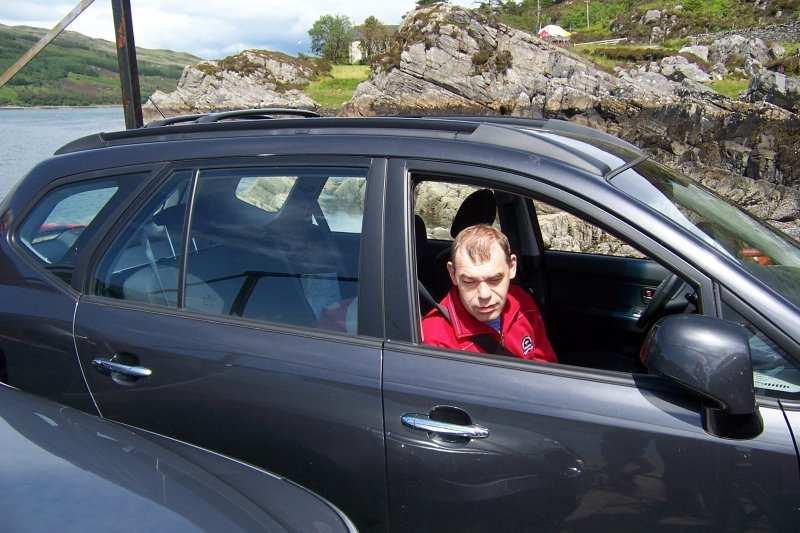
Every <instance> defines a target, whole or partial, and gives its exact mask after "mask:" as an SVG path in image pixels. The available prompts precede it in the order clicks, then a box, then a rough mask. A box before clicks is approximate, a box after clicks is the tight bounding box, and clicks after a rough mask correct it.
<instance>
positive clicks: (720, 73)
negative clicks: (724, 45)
mask: <svg viewBox="0 0 800 533" xmlns="http://www.w3.org/2000/svg"><path fill="white" fill-rule="evenodd" d="M710 74H711V76H712V77H713V78H714V79H717V80H721V79H723V78H724V77H725V76H727V75H728V68H727V67H726V66H725V65H723V64H722V63H717V64H716V65H714V66H713V67H711V72H710Z"/></svg>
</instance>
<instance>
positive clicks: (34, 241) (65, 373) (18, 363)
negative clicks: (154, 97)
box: [0, 162, 152, 414]
mask: <svg viewBox="0 0 800 533" xmlns="http://www.w3.org/2000/svg"><path fill="white" fill-rule="evenodd" d="M151 171H152V168H150V167H142V166H140V167H129V168H117V169H111V170H104V171H80V170H77V171H76V169H74V168H73V169H72V171H71V172H67V171H66V170H65V169H64V168H63V167H61V166H59V165H58V162H48V163H45V164H42V165H39V166H38V167H36V168H35V169H34V170H33V171H32V172H31V174H30V175H29V176H28V177H26V178H25V179H24V180H23V181H22V182H20V184H19V185H18V187H17V189H16V191H15V192H13V193H11V194H10V195H9V197H8V198H6V199H5V200H4V201H3V202H2V207H0V234H2V239H0V301H2V304H3V305H2V310H1V311H0V332H2V333H0V381H3V382H6V383H9V384H10V385H13V386H14V387H17V388H20V389H23V390H26V391H29V392H32V393H35V394H39V395H42V396H46V397H48V398H51V399H53V400H56V401H59V402H61V403H64V404H68V405H70V406H73V407H76V408H79V409H82V410H85V411H88V412H92V413H95V414H96V413H97V411H96V409H95V406H94V404H93V403H92V401H91V397H90V395H89V391H88V389H87V387H86V383H85V380H84V379H83V376H82V373H81V368H80V365H79V364H78V362H77V359H76V357H75V345H74V341H73V338H72V322H73V318H74V316H75V307H76V305H77V302H78V297H79V292H78V291H77V290H75V289H74V288H73V287H72V283H73V273H74V272H75V271H76V262H77V261H78V260H79V257H80V252H81V251H83V249H84V248H85V247H86V246H87V244H88V243H89V242H90V241H91V240H92V238H93V235H94V234H96V233H97V232H98V231H99V228H101V227H102V226H103V225H104V224H105V223H107V222H108V221H109V220H113V219H114V217H115V216H118V214H119V211H120V209H121V208H122V206H123V205H124V204H125V202H126V201H128V200H129V199H130V197H131V196H132V195H134V196H135V194H134V191H135V190H136V189H137V188H138V187H139V186H140V185H141V184H142V183H143V182H144V181H146V179H147V177H148V175H149V174H150V173H151ZM59 173H68V174H70V175H69V176H67V177H64V178H60V179H53V177H54V176H58V175H59Z"/></svg>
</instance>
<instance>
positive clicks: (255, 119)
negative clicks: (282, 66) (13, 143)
mask: <svg viewBox="0 0 800 533" xmlns="http://www.w3.org/2000/svg"><path fill="white" fill-rule="evenodd" d="M253 111H256V110H253ZM294 111H296V110H294ZM176 118H177V117H176ZM249 118H250V119H251V120H240V121H233V122H229V123H221V122H204V123H198V122H197V121H195V120H189V119H187V121H185V122H181V121H178V122H176V123H175V124H174V125H172V126H170V125H167V126H158V125H154V126H152V127H145V128H134V129H130V130H122V131H114V132H106V133H94V134H92V135H87V136H85V137H81V138H79V139H76V140H74V141H72V142H69V143H67V144H65V145H64V146H62V147H61V148H59V149H58V150H56V152H55V155H61V154H67V153H72V152H78V151H83V150H92V149H96V148H105V147H107V146H111V145H115V144H118V143H127V142H137V140H139V139H141V140H142V141H146V140H147V139H148V138H149V139H153V140H158V141H162V140H165V136H175V137H176V138H177V137H178V136H191V135H194V134H204V133H213V132H240V131H248V130H251V131H258V130H273V131H278V130H287V131H288V130H293V129H295V130H296V129H303V130H309V129H318V130H325V129H330V128H343V129H347V128H357V129H367V128H368V129H371V130H381V129H384V130H403V129H405V130H415V131H420V130H423V131H442V132H448V133H453V134H459V133H461V134H470V133H472V132H474V131H475V130H476V129H477V128H478V127H479V124H477V123H475V122H470V121H458V120H435V119H432V120H424V121H421V120H413V119H409V118H399V117H311V118H310V120H309V121H308V122H305V121H303V120H299V119H298V118H297V117H291V118H275V119H269V120H262V119H264V117H261V116H252V115H251V116H250V117H249ZM184 138H188V137H184Z"/></svg>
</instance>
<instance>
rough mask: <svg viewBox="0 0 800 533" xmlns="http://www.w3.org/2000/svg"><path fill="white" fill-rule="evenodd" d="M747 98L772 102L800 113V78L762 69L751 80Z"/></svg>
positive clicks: (753, 100)
mask: <svg viewBox="0 0 800 533" xmlns="http://www.w3.org/2000/svg"><path fill="white" fill-rule="evenodd" d="M745 99H746V100H747V101H748V102H758V101H764V102H770V103H772V104H775V105H777V106H780V107H782V108H784V109H788V110H789V111H792V112H793V113H800V79H798V78H795V77H793V76H786V75H785V74H780V73H778V72H772V71H770V70H761V71H759V72H757V73H756V74H755V75H754V76H753V78H752V79H751V80H750V85H749V86H748V88H747V93H746V95H745Z"/></svg>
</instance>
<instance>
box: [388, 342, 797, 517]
mask: <svg viewBox="0 0 800 533" xmlns="http://www.w3.org/2000/svg"><path fill="white" fill-rule="evenodd" d="M448 355H450V354H442V353H437V352H435V351H433V350H429V349H425V348H421V347H416V346H412V345H400V344H398V345H393V344H392V343H387V346H386V348H385V350H384V411H385V417H386V435H387V463H388V471H389V487H390V494H389V499H390V501H391V502H392V507H391V509H392V515H391V522H392V525H393V526H394V527H399V528H400V529H401V530H403V531H464V530H469V529H470V528H472V529H474V530H475V531H492V530H497V531H499V530H502V531H530V530H532V529H543V530H548V531H555V530H575V531H611V530H616V531H633V530H637V531H645V530H646V531H672V530H673V529H674V528H675V526H676V525H677V524H682V528H683V529H682V530H697V531H708V530H712V531H727V530H736V531H745V530H761V529H764V530H773V531H787V532H788V531H793V530H794V529H795V527H796V524H797V520H798V519H800V513H798V509H797V506H796V501H797V498H798V497H800V478H798V475H797V471H796V469H797V466H798V462H797V455H796V451H795V448H794V445H793V443H792V440H791V435H790V434H789V431H788V428H787V426H786V423H785V421H784V419H783V414H782V413H781V410H780V409H779V408H777V407H761V409H760V411H761V417H762V420H763V423H764V431H763V432H762V433H761V434H760V435H758V436H757V437H756V438H753V439H746V440H731V439H723V438H719V437H715V436H713V435H709V434H708V433H707V432H706V431H705V430H704V428H703V416H702V410H701V406H700V402H698V401H696V400H693V399H691V398H687V397H686V395H685V394H682V393H681V391H679V390H677V389H676V390H673V391H669V390H666V391H658V390H657V388H656V387H653V386H652V384H650V385H648V384H644V385H643V384H641V383H637V380H640V379H641V380H654V379H657V378H653V377H648V376H642V377H637V376H633V377H632V378H629V382H628V383H623V382H620V383H616V384H615V383H603V382H601V381H597V380H593V379H591V378H590V377H581V376H577V375H569V373H564V374H561V373H559V370H560V369H559V367H557V366H553V365H526V364H520V363H516V362H510V361H508V362H507V361H506V360H503V358H502V357H497V356H494V357H492V356H487V357H475V356H469V355H460V354H455V353H453V354H452V356H451V357H449V356H448ZM436 406H451V407H455V408H458V409H460V410H462V411H464V412H465V413H467V414H468V415H469V417H470V418H471V422H472V423H473V424H477V425H479V426H483V427H485V428H487V429H488V430H489V436H488V437H487V438H485V439H473V440H470V441H469V442H467V443H460V444H448V443H442V442H441V441H440V440H438V438H437V437H434V436H432V435H430V434H427V433H425V432H421V431H418V430H413V429H410V428H408V427H405V426H404V425H403V424H402V423H401V417H402V416H403V415H405V414H409V413H420V414H423V415H425V414H428V413H429V412H430V411H431V410H432V409H433V408H434V407H436ZM767 494H769V496H768V497H765V496H766V495H767Z"/></svg>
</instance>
